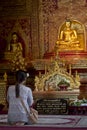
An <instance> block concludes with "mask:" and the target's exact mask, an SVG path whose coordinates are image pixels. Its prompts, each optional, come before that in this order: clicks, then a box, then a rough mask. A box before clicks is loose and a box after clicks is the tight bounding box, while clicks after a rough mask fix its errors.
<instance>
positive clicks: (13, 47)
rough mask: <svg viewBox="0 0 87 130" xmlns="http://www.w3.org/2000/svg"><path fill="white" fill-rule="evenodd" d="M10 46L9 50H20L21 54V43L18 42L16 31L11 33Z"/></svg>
mask: <svg viewBox="0 0 87 130" xmlns="http://www.w3.org/2000/svg"><path fill="white" fill-rule="evenodd" d="M10 46H11V47H10V50H11V52H14V53H15V52H16V53H17V52H20V53H21V54H22V50H23V49H22V45H21V43H20V42H18V36H17V33H16V32H14V33H13V34H12V42H11V45H10Z"/></svg>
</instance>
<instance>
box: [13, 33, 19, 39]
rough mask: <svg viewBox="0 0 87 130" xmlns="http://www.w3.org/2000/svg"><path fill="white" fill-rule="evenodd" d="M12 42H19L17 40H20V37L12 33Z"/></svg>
mask: <svg viewBox="0 0 87 130" xmlns="http://www.w3.org/2000/svg"><path fill="white" fill-rule="evenodd" d="M12 40H13V41H17V40H18V36H17V33H16V32H13V33H12Z"/></svg>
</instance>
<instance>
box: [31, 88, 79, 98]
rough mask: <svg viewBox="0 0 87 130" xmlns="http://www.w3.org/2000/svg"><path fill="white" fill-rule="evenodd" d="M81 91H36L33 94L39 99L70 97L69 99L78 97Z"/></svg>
mask: <svg viewBox="0 0 87 130" xmlns="http://www.w3.org/2000/svg"><path fill="white" fill-rule="evenodd" d="M79 94H80V92H79V91H75V90H74V91H46V92H45V91H42V92H40V91H38V92H36V91H34V92H33V96H34V99H35V100H39V99H50V98H51V99H56V98H68V99H69V100H75V99H77V98H78V96H79Z"/></svg>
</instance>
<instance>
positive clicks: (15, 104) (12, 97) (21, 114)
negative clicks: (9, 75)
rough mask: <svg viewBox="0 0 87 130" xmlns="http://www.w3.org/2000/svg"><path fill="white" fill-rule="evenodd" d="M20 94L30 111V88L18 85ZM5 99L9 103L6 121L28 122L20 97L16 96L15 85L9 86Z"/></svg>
mask: <svg viewBox="0 0 87 130" xmlns="http://www.w3.org/2000/svg"><path fill="white" fill-rule="evenodd" d="M20 96H21V98H22V100H23V102H24V104H25V105H26V107H27V110H28V111H30V109H29V106H31V105H32V104H33V95H32V91H31V89H30V88H29V87H26V86H25V85H20ZM7 101H8V103H9V108H8V122H18V121H23V122H29V120H28V118H27V114H26V111H25V109H24V107H23V105H22V103H21V101H20V98H16V94H15V85H11V86H9V88H8V91H7Z"/></svg>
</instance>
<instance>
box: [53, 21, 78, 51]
mask: <svg viewBox="0 0 87 130" xmlns="http://www.w3.org/2000/svg"><path fill="white" fill-rule="evenodd" d="M79 46H80V42H79V41H78V39H77V32H76V30H74V29H72V28H71V21H70V20H69V19H67V20H66V22H65V27H64V28H63V30H61V31H60V34H59V36H58V40H57V42H56V45H55V48H56V49H57V48H58V49H61V48H63V49H71V50H72V49H75V48H79Z"/></svg>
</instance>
